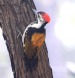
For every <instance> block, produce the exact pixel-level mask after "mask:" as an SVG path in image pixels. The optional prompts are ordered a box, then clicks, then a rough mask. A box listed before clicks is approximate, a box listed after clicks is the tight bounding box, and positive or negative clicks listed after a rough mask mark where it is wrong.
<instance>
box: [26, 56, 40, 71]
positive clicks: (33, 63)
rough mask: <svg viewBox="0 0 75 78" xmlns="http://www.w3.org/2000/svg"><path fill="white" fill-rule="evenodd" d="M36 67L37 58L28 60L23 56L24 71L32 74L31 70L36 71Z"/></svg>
mask: <svg viewBox="0 0 75 78" xmlns="http://www.w3.org/2000/svg"><path fill="white" fill-rule="evenodd" d="M37 65H38V57H36V58H35V57H33V58H31V59H29V58H28V57H27V56H25V66H26V71H28V70H30V72H32V71H33V70H35V69H36V67H37Z"/></svg>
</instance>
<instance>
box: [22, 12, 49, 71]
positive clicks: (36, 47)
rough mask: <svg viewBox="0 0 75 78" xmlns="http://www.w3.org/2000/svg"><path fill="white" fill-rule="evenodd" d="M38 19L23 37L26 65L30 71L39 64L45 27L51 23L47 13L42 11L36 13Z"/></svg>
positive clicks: (26, 30) (31, 24)
mask: <svg viewBox="0 0 75 78" xmlns="http://www.w3.org/2000/svg"><path fill="white" fill-rule="evenodd" d="M36 16H37V19H36V21H34V22H31V23H30V24H29V25H28V26H27V27H26V29H25V30H24V33H23V35H22V43H23V48H24V54H25V60H26V62H27V63H26V65H27V67H28V68H30V70H32V69H33V68H35V67H36V66H37V64H38V55H39V52H40V49H41V47H42V45H43V43H44V41H45V35H46V30H45V25H46V24H47V23H49V22H50V17H49V15H48V14H47V13H45V12H43V11H40V12H37V13H36Z"/></svg>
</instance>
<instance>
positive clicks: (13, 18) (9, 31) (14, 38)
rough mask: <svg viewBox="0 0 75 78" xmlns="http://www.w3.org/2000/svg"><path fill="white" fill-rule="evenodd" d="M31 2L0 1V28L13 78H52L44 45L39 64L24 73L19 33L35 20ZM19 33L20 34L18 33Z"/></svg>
mask: <svg viewBox="0 0 75 78" xmlns="http://www.w3.org/2000/svg"><path fill="white" fill-rule="evenodd" d="M32 8H33V9H36V8H35V5H34V3H33V0H0V26H1V27H2V30H3V36H4V38H5V40H6V45H7V48H8V52H9V56H10V60H11V66H12V71H13V75H14V78H53V76H52V69H51V68H50V66H49V59H48V52H47V48H46V45H45V44H44V45H43V46H42V48H41V52H40V54H39V62H38V66H37V68H36V70H34V71H33V72H30V71H28V72H26V71H25V69H26V68H25V64H24V63H25V60H24V52H23V46H22V40H21V36H19V34H20V33H23V31H24V29H25V28H26V26H27V25H28V24H29V23H30V22H32V21H34V20H35V15H34V13H33V11H32ZM19 31H20V32H19Z"/></svg>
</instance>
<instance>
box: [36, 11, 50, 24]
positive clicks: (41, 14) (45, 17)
mask: <svg viewBox="0 0 75 78" xmlns="http://www.w3.org/2000/svg"><path fill="white" fill-rule="evenodd" d="M37 14H38V18H39V20H40V21H41V22H44V23H49V22H50V20H51V19H50V16H49V15H48V14H47V13H45V12H42V11H40V12H38V13H37Z"/></svg>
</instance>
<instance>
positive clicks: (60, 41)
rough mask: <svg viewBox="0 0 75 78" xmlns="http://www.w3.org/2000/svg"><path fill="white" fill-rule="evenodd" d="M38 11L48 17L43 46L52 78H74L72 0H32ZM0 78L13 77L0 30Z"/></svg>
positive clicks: (74, 0) (74, 15)
mask: <svg viewBox="0 0 75 78" xmlns="http://www.w3.org/2000/svg"><path fill="white" fill-rule="evenodd" d="M34 3H35V5H36V7H37V11H44V12H46V13H48V14H49V15H50V17H51V22H50V23H49V24H48V25H47V26H46V45H47V49H48V57H49V61H50V66H51V68H52V70H53V78H75V0H34ZM0 78H13V73H12V70H11V64H10V59H9V54H8V51H7V48H6V44H5V41H4V39H3V36H2V30H1V29H0Z"/></svg>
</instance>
